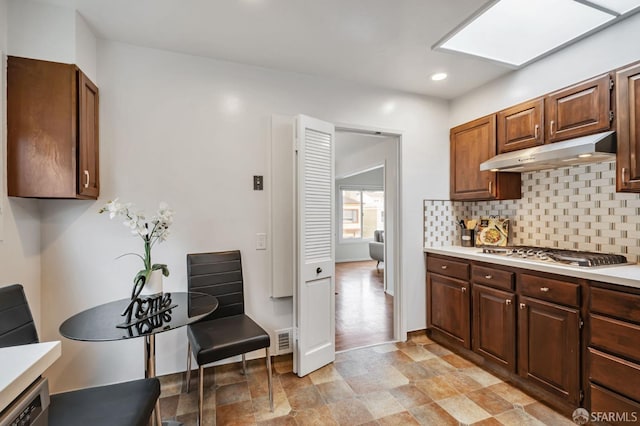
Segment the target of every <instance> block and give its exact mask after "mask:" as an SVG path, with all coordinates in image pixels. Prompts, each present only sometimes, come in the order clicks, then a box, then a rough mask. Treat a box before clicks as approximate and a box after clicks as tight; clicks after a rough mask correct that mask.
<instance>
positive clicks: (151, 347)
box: [60, 292, 218, 425]
mask: <svg viewBox="0 0 640 426" xmlns="http://www.w3.org/2000/svg"><path fill="white" fill-rule="evenodd" d="M154 297H155V296H154ZM161 297H162V298H161V299H157V300H159V301H161V302H162V306H160V309H156V310H155V311H154V312H152V315H146V316H143V317H142V318H136V317H135V315H132V316H131V318H130V319H129V320H127V318H126V316H123V315H122V314H123V312H124V311H125V310H126V309H127V307H128V306H130V304H131V300H130V299H120V300H116V301H114V302H109V303H105V304H103V305H99V306H96V307H93V308H90V309H87V310H86V311H82V312H80V313H77V314H75V315H74V316H72V317H70V318H68V319H67V320H66V321H64V322H63V323H62V325H60V334H61V335H62V336H64V337H66V338H67V339H72V340H81V341H85V342H106V341H112V340H124V339H135V338H138V337H144V339H145V345H144V361H145V362H144V365H145V374H144V375H145V377H147V378H148V377H155V376H156V339H155V335H156V334H158V333H162V332H165V331H169V330H173V329H176V328H179V327H184V326H185V325H188V324H191V323H194V322H196V321H198V320H200V319H202V318H204V317H206V316H207V315H209V314H210V313H212V312H213V311H215V310H216V309H217V308H218V299H216V298H215V297H214V296H211V295H208V294H204V293H196V292H189V293H185V292H174V293H163V294H162V295H161ZM134 307H142V308H148V305H145V304H142V305H140V304H137V305H134ZM154 423H155V424H157V425H160V424H161V423H162V421H161V417H160V401H159V400H158V401H157V402H156V408H155V414H154Z"/></svg>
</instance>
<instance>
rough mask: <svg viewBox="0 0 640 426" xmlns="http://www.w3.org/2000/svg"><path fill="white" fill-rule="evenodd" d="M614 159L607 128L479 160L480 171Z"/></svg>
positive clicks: (612, 134) (612, 141) (611, 135)
mask: <svg viewBox="0 0 640 426" xmlns="http://www.w3.org/2000/svg"><path fill="white" fill-rule="evenodd" d="M615 159H616V135H615V132H613V131H611V132H604V133H597V134H595V135H589V136H582V137H579V138H575V139H569V140H567V141H562V142H554V143H550V144H545V145H540V146H536V147H533V148H527V149H521V150H518V151H513V152H507V153H504V154H499V155H496V156H495V157H493V158H491V159H489V160H487V161H485V162H484V163H481V164H480V170H481V171H487V170H489V171H492V172H530V171H535V170H545V169H556V168H559V167H565V166H571V165H574V164H585V163H598V162H603V161H613V160H615Z"/></svg>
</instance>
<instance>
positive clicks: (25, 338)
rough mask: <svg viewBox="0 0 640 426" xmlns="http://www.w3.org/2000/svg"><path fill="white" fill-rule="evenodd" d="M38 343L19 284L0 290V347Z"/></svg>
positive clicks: (36, 333)
mask: <svg viewBox="0 0 640 426" xmlns="http://www.w3.org/2000/svg"><path fill="white" fill-rule="evenodd" d="M29 343H38V332H37V331H36V326H35V323H34V322H33V317H32V316H31V310H30V309H29V304H28V303H27V298H26V296H25V294H24V289H23V288H22V286H21V285H20V284H13V285H9V286H6V287H1V288H0V347H2V348H4V347H7V346H16V345H27V344H29Z"/></svg>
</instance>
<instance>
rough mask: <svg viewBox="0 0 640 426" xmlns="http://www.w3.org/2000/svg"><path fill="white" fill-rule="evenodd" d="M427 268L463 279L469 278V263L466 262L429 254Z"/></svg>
mask: <svg viewBox="0 0 640 426" xmlns="http://www.w3.org/2000/svg"><path fill="white" fill-rule="evenodd" d="M427 270H428V271H431V272H435V273H437V274H440V275H446V276H448V277H453V278H459V279H461V280H468V279H469V264H468V263H465V262H458V261H455V260H449V259H442V258H439V257H431V256H427Z"/></svg>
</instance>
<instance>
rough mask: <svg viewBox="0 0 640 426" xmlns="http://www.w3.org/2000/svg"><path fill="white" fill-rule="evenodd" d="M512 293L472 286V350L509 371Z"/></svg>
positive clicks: (513, 340)
mask: <svg viewBox="0 0 640 426" xmlns="http://www.w3.org/2000/svg"><path fill="white" fill-rule="evenodd" d="M515 303H516V297H515V294H514V293H510V292H507V291H502V290H496V289H493V288H490V287H486V286H483V285H478V284H474V285H473V351H474V352H476V353H478V354H480V355H482V356H484V357H485V358H489V359H491V360H492V361H494V362H496V363H498V364H499V365H501V366H503V367H504V368H506V369H508V370H509V371H512V372H515V367H516V337H515V336H516V307H515Z"/></svg>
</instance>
